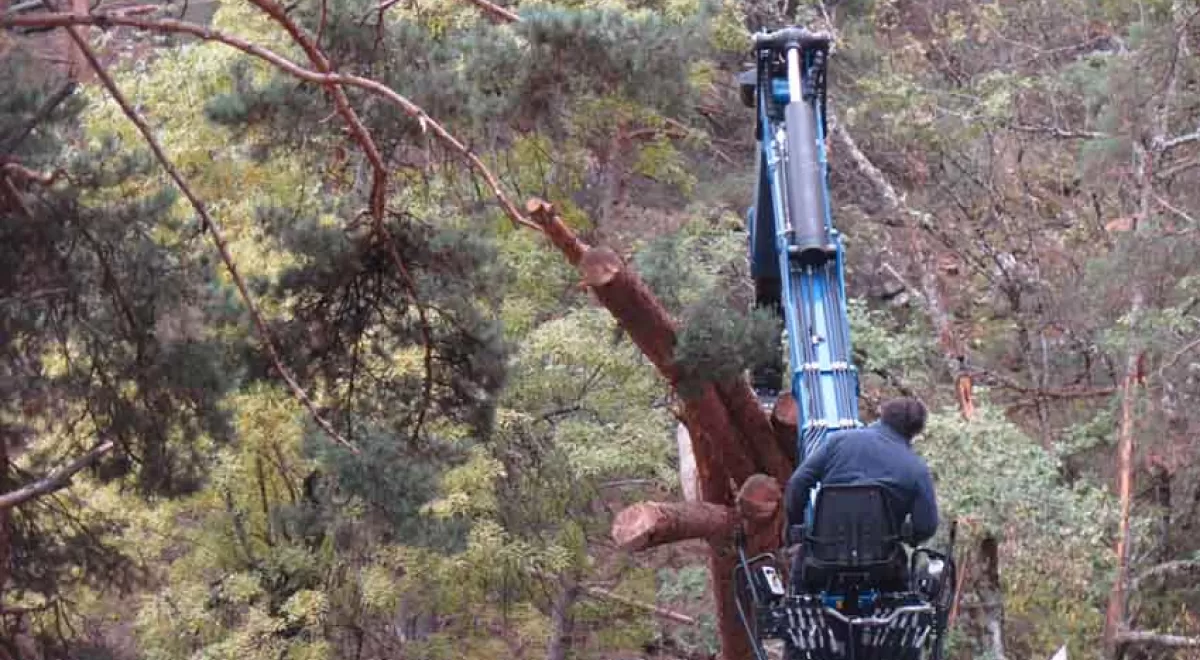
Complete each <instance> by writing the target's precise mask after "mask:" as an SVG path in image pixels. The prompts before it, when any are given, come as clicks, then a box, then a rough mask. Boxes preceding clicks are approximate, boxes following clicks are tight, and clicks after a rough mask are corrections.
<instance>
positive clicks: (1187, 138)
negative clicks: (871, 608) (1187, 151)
mask: <svg viewBox="0 0 1200 660" xmlns="http://www.w3.org/2000/svg"><path fill="white" fill-rule="evenodd" d="M1192 142H1200V129H1198V130H1196V131H1194V132H1192V133H1188V134H1187V135H1180V136H1178V137H1173V138H1171V139H1169V140H1167V139H1164V140H1161V141H1158V143H1157V144H1156V145H1155V146H1156V147H1157V148H1158V151H1160V152H1167V151H1170V150H1172V149H1174V148H1175V147H1182V146H1183V145H1185V144H1191V143H1192Z"/></svg>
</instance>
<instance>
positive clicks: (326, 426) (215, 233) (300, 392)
mask: <svg viewBox="0 0 1200 660" xmlns="http://www.w3.org/2000/svg"><path fill="white" fill-rule="evenodd" d="M64 27H66V30H67V34H68V35H70V37H71V39H72V40H73V41H74V42H75V44H76V45H78V46H79V49H80V51H82V53H83V56H84V57H85V58H86V59H87V61H88V64H90V65H91V67H92V70H93V71H95V72H96V76H97V77H98V78H99V79H100V81H101V82H102V83H103V84H104V87H105V89H107V90H108V93H109V95H111V96H112V98H113V100H114V101H116V102H117V105H119V106H120V107H121V110H122V111H123V112H124V113H125V116H126V117H128V118H129V121H131V122H133V124H134V126H136V127H137V129H138V131H140V132H141V134H142V137H143V138H145V140H146V143H147V145H149V147H150V149H151V151H153V152H154V156H155V157H156V158H157V159H158V162H159V164H161V165H162V167H163V169H164V170H166V172H167V174H168V175H169V176H170V177H171V179H172V180H174V182H175V185H176V186H178V187H179V190H180V192H182V193H183V195H184V196H185V197H187V200H188V202H190V203H191V205H192V208H193V209H195V211H196V215H198V216H199V217H200V220H201V222H202V223H203V226H204V228H205V229H207V230H208V231H209V232H210V233H211V234H212V237H213V242H214V243H216V245H217V250H218V251H219V252H220V253H221V259H222V261H224V262H225V267H226V268H228V269H229V274H230V276H231V277H232V278H233V281H234V284H235V285H236V286H237V288H238V292H239V293H240V294H241V296H242V300H243V301H245V303H246V308H247V309H249V311H250V316H251V318H252V319H254V324H255V326H257V328H258V332H259V334H260V335H261V336H262V340H263V343H264V344H266V348H267V352H268V353H269V354H270V357H271V361H272V362H273V363H274V365H275V369H276V370H278V371H279V374H280V376H281V377H283V379H284V381H286V382H287V384H288V386H289V387H290V388H291V389H292V393H293V394H294V395H295V396H296V398H297V399H299V400H300V402H301V403H303V404H304V407H305V408H307V409H308V411H309V412H310V413H311V414H312V416H313V419H314V420H316V422H317V424H319V425H320V426H321V428H322V429H323V430H324V431H325V432H326V433H328V434H329V436H330V437H331V438H333V439H334V440H336V441H338V442H339V443H341V444H342V445H344V446H346V447H347V448H348V449H349V450H350V451H352V452H354V453H355V454H357V453H359V449H358V447H356V446H355V445H354V444H353V443H351V442H349V441H348V440H346V439H345V438H343V437H342V436H341V434H339V433H338V432H337V430H335V429H334V428H333V426H332V425H331V424H330V423H329V422H328V421H326V420H325V418H324V417H322V416H321V414H320V413H319V412H317V407H316V405H315V404H314V403H313V401H312V399H310V398H309V396H308V394H307V393H306V392H305V391H304V388H302V387H301V386H300V383H298V382H297V381H296V379H295V377H294V376H292V374H291V372H290V371H288V369H287V367H285V366H284V364H283V360H282V359H281V358H280V356H279V350H278V349H277V348H276V346H275V341H274V337H273V336H272V334H271V331H270V330H269V329H268V328H267V324H266V322H265V321H263V318H262V314H261V313H260V312H259V310H258V306H257V305H256V304H255V303H254V299H253V298H252V297H251V295H250V291H249V289H247V287H246V283H245V281H244V280H243V279H242V275H241V273H240V272H239V271H238V269H237V265H236V264H235V263H234V261H233V255H232V254H231V253H230V252H229V245H228V243H227V242H226V241H225V236H224V234H223V232H222V231H221V228H220V227H219V226H218V225H217V223H216V222H214V221H213V219H212V217H211V216H209V214H208V210H207V209H206V208H205V206H204V203H203V202H201V201H200V199H199V198H197V197H196V195H195V193H193V192H192V189H191V188H190V187H188V185H187V183H186V182H185V181H184V180H183V176H182V175H181V174H180V173H179V170H177V169H176V168H175V165H174V163H172V162H171V160H170V159H169V158H167V155H166V154H165V153H164V152H163V150H162V147H161V146H159V144H158V140H156V139H155V137H154V135H153V134H152V133H151V132H150V127H149V126H147V125H146V122H145V120H143V119H142V117H141V116H140V115H139V114H138V113H137V112H136V111H134V109H133V106H132V105H130V103H129V100H128V99H126V98H125V95H124V94H123V93H121V90H120V89H118V88H117V84H116V83H115V82H114V81H113V79H112V76H110V75H109V73H108V69H106V68H105V67H104V65H103V64H101V63H100V61H99V60H98V59H97V58H96V53H95V51H93V50H92V48H91V46H89V45H88V43H87V41H86V40H84V38H83V37H81V36H80V35H79V32H78V31H77V30H76V29H75V28H74V27H72V26H71V25H69V24H68V25H65V26H64Z"/></svg>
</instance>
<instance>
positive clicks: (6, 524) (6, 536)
mask: <svg viewBox="0 0 1200 660" xmlns="http://www.w3.org/2000/svg"><path fill="white" fill-rule="evenodd" d="M8 472H9V470H8V433H7V432H6V431H5V430H4V428H3V426H0V493H7V492H8V491H9V490H11V488H12V486H11V485H10V484H9V479H8ZM11 514H12V510H11V509H7V508H0V610H3V609H4V588H5V586H6V585H7V584H8V567H9V558H10V557H11V556H12V549H11V545H12V538H11V536H10V534H11V531H10V530H11V527H12V519H11V517H10V516H11Z"/></svg>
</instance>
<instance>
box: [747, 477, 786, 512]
mask: <svg viewBox="0 0 1200 660" xmlns="http://www.w3.org/2000/svg"><path fill="white" fill-rule="evenodd" d="M782 500H783V489H782V488H780V487H779V482H778V481H776V480H775V479H772V478H771V477H768V476H767V475H765V474H755V475H752V476H751V477H750V478H749V479H747V480H746V483H744V484H742V488H741V490H740V491H739V492H738V499H737V508H738V513H739V514H741V516H742V517H743V518H745V519H746V520H747V521H748V522H751V523H766V522H770V521H771V519H772V518H774V517H775V514H776V513H777V512H778V511H779V503H780V502H781V501H782Z"/></svg>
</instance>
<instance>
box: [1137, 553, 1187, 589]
mask: <svg viewBox="0 0 1200 660" xmlns="http://www.w3.org/2000/svg"><path fill="white" fill-rule="evenodd" d="M1177 577H1200V561H1195V560H1186V559H1180V560H1177V561H1169V562H1166V563H1164V564H1159V565H1157V566H1152V567H1150V568H1148V569H1146V571H1145V572H1143V573H1142V574H1141V575H1139V576H1138V577H1137V579H1136V580H1134V581H1133V587H1131V588H1132V589H1137V585H1140V584H1142V583H1143V582H1145V581H1146V580H1150V579H1153V578H1177Z"/></svg>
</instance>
